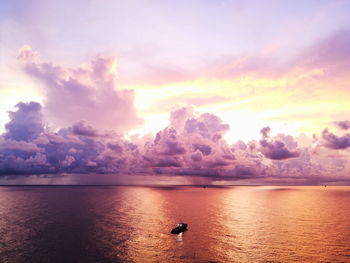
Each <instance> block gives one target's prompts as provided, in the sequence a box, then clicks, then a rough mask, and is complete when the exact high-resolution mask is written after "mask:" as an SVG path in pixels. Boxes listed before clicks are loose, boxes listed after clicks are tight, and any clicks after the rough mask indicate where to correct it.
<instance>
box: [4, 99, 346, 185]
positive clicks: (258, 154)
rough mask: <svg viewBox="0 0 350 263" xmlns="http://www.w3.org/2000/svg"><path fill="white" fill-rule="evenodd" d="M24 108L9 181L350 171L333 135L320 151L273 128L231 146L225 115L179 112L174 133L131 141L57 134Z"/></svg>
mask: <svg viewBox="0 0 350 263" xmlns="http://www.w3.org/2000/svg"><path fill="white" fill-rule="evenodd" d="M18 105H19V106H17V111H14V112H10V115H11V116H12V117H11V119H10V122H9V124H11V125H7V127H17V126H16V125H14V124H15V123H17V121H19V120H22V119H23V120H24V121H23V123H24V124H25V125H24V126H23V127H25V128H23V130H21V132H20V133H18V132H17V130H16V129H8V130H6V132H5V133H4V134H3V135H2V136H1V139H0V174H1V175H13V176H25V175H33V174H34V175H35V174H37V175H42V174H45V175H46V176H57V175H60V174H67V175H69V174H90V175H91V174H94V175H96V176H97V175H101V174H113V175H115V176H121V175H122V176H125V175H152V176H185V177H187V178H193V177H200V178H207V179H206V180H207V181H206V182H207V183H209V182H210V181H218V180H228V181H230V180H247V181H249V180H255V182H260V183H263V182H275V183H281V182H288V183H293V182H298V183H300V182H304V183H305V182H306V183H317V182H324V181H327V180H331V181H336V180H338V179H339V180H340V179H342V180H344V178H345V179H346V175H347V171H349V169H350V162H349V161H348V160H349V156H348V154H347V152H345V151H344V153H343V154H342V155H339V156H336V157H334V154H332V152H331V151H332V150H333V149H346V148H347V147H349V146H350V143H349V142H350V137H349V135H348V134H345V135H343V136H336V135H334V134H332V133H330V132H329V131H328V130H327V129H325V130H324V131H323V133H322V138H321V139H318V141H320V140H322V142H323V143H319V144H318V146H316V148H314V146H313V144H312V140H309V141H310V144H309V145H307V144H305V142H304V146H303V147H302V148H300V147H299V146H298V141H297V139H296V138H294V137H292V136H290V135H285V134H277V135H275V136H270V131H271V129H270V128H269V127H265V128H263V129H261V134H262V139H261V140H260V141H250V142H243V141H237V142H236V143H234V144H231V145H230V144H229V143H228V142H227V141H225V139H224V135H225V133H226V132H227V131H228V130H229V126H228V125H227V124H225V123H223V122H222V120H221V119H220V118H219V117H218V116H216V115H214V114H210V113H204V114H199V113H196V112H195V110H194V109H193V108H191V107H183V108H179V109H177V110H175V111H173V112H172V113H171V115H170V123H169V126H168V127H165V128H164V129H163V130H161V131H159V132H158V133H157V134H156V135H155V136H154V137H153V136H145V137H143V138H140V137H135V136H134V137H133V138H130V139H126V138H125V137H124V136H123V135H121V134H119V133H116V132H101V131H100V130H99V129H98V128H96V127H94V126H92V125H91V124H89V123H86V122H84V121H78V122H76V123H74V124H72V125H71V126H68V127H66V128H61V129H59V130H58V131H56V132H54V131H52V130H49V129H48V128H44V127H43V125H42V123H43V120H42V113H41V111H42V110H43V108H42V107H41V105H40V104H38V103H34V102H31V103H19V104H18ZM26 116H27V117H28V116H30V117H28V118H27V117H26ZM31 127H36V128H31ZM18 134H19V135H18ZM348 137H349V138H348ZM23 138H24V139H25V140H24V139H23ZM304 141H305V140H304ZM330 156H332V157H330ZM337 178H338V179H337ZM189 180H190V179H189ZM191 180H193V179H191ZM293 180H294V181H293ZM193 182H195V181H193ZM141 183H142V182H141Z"/></svg>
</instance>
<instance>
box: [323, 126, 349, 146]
mask: <svg viewBox="0 0 350 263" xmlns="http://www.w3.org/2000/svg"><path fill="white" fill-rule="evenodd" d="M322 138H323V139H324V146H326V147H327V148H330V149H336V150H342V149H346V148H348V147H350V134H348V133H347V134H344V135H343V136H336V135H335V134H333V133H331V132H330V131H329V130H328V129H324V130H323V132H322Z"/></svg>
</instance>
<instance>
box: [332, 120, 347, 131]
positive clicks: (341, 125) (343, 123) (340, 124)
mask: <svg viewBox="0 0 350 263" xmlns="http://www.w3.org/2000/svg"><path fill="white" fill-rule="evenodd" d="M334 124H335V125H336V126H337V127H338V128H340V129H342V130H348V129H350V121H335V122H334Z"/></svg>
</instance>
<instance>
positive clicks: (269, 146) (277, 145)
mask: <svg viewBox="0 0 350 263" xmlns="http://www.w3.org/2000/svg"><path fill="white" fill-rule="evenodd" d="M270 130H271V129H270V127H265V128H263V129H262V130H261V131H260V133H261V134H262V136H263V139H261V140H260V141H259V143H260V151H261V152H262V153H263V154H264V155H265V157H267V158H269V159H272V160H284V159H288V158H296V157H299V154H300V153H299V152H298V151H297V150H290V149H288V147H287V145H286V143H288V144H289V146H290V147H296V146H297V143H296V142H295V141H294V140H293V138H292V137H291V136H285V135H279V136H278V137H279V138H278V137H277V138H269V132H270ZM283 141H284V142H283Z"/></svg>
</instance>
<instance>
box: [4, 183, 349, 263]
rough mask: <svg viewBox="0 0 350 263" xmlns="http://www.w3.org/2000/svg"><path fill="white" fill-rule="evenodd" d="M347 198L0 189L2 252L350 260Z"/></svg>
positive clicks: (314, 191) (292, 193) (24, 258)
mask: <svg viewBox="0 0 350 263" xmlns="http://www.w3.org/2000/svg"><path fill="white" fill-rule="evenodd" d="M349 203H350V187H327V189H324V188H322V187H225V188H210V187H207V188H205V189H204V188H199V187H198V188H197V187H169V188H161V187H159V188H151V187H73V186H67V187H0V259H1V260H2V261H1V262H210V261H212V262H349V261H350V220H349V218H350V206H349ZM180 220H181V221H183V222H185V223H187V224H189V227H188V231H186V232H185V233H181V234H180V235H171V234H170V230H171V229H172V228H173V227H175V226H176V225H177V223H179V221H180Z"/></svg>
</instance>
